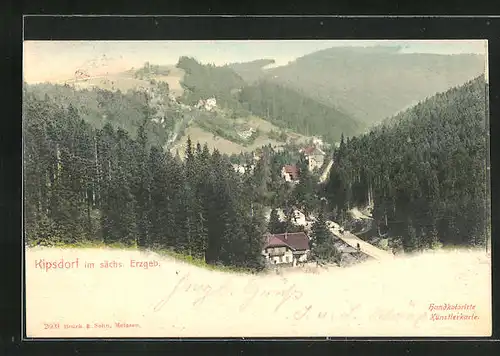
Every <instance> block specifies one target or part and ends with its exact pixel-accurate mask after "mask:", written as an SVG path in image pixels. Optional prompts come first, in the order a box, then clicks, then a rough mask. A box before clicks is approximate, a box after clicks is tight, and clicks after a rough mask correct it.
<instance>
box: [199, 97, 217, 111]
mask: <svg viewBox="0 0 500 356" xmlns="http://www.w3.org/2000/svg"><path fill="white" fill-rule="evenodd" d="M196 107H197V108H198V109H201V108H205V110H207V111H212V110H213V109H215V108H216V107H217V100H216V99H215V98H209V99H207V100H202V99H200V100H199V101H198V105H196Z"/></svg>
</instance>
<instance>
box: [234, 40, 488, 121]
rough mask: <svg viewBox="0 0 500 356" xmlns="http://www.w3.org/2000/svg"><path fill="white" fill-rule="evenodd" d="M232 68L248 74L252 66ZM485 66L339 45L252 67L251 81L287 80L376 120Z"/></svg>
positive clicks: (473, 60)
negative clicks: (260, 68)
mask: <svg viewBox="0 0 500 356" xmlns="http://www.w3.org/2000/svg"><path fill="white" fill-rule="evenodd" d="M232 68H233V69H234V70H235V71H236V72H237V73H239V74H240V75H241V76H245V72H246V70H247V67H245V66H242V65H239V66H233V67H232ZM240 70H241V72H240ZM484 70H485V58H484V56H482V55H474V54H456V55H439V54H425V53H401V51H400V48H399V47H393V46H392V47H388V46H378V47H366V48H362V47H358V48H356V47H334V48H329V49H326V50H322V51H317V52H314V53H311V54H308V55H305V56H303V57H301V58H298V59H297V60H295V61H293V62H291V63H289V64H287V65H284V66H280V67H276V68H270V69H266V70H263V71H260V74H258V73H255V72H253V73H252V76H251V78H250V80H249V82H252V81H253V80H254V78H260V79H263V80H266V81H270V82H272V83H277V84H282V85H285V86H286V87H288V88H290V89H294V90H296V91H298V92H300V94H302V95H305V96H307V97H310V98H313V99H315V100H317V101H319V102H321V103H324V104H326V105H329V106H333V107H336V108H337V109H341V110H343V111H345V112H347V113H349V114H351V115H353V116H354V117H356V118H358V119H360V120H361V121H363V122H365V123H367V124H373V123H378V122H379V121H380V120H382V119H384V118H385V117H388V116H392V115H394V114H396V113H397V112H399V111H401V110H404V109H407V108H409V107H410V106H412V105H414V104H416V103H417V102H419V101H421V100H424V99H426V98H428V97H430V96H432V95H434V94H435V93H438V92H443V91H446V90H448V89H449V88H452V87H455V86H458V85H462V84H464V83H465V82H467V81H469V80H471V79H473V78H475V77H477V76H479V75H481V74H483V73H484Z"/></svg>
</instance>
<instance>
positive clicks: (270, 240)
mask: <svg viewBox="0 0 500 356" xmlns="http://www.w3.org/2000/svg"><path fill="white" fill-rule="evenodd" d="M279 246H288V247H290V248H291V249H292V250H308V249H309V237H308V236H307V235H306V234H305V233H304V232H289V233H283V234H268V235H267V236H266V243H265V247H264V248H268V247H279Z"/></svg>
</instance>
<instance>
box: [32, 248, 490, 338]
mask: <svg viewBox="0 0 500 356" xmlns="http://www.w3.org/2000/svg"><path fill="white" fill-rule="evenodd" d="M61 258H64V259H65V260H66V261H68V262H71V261H75V259H76V258H78V259H79V268H72V269H68V270H49V271H43V270H41V269H39V268H35V263H36V262H37V261H40V260H41V259H44V260H46V261H53V260H55V261H57V260H60V259H61ZM131 260H136V261H157V262H158V263H159V266H158V267H148V268H147V269H145V268H143V267H139V268H132V267H130V264H131V262H130V261H131ZM85 261H87V262H94V263H95V267H94V268H84V262H85ZM104 261H108V262H111V261H116V262H117V263H120V262H121V263H123V267H122V268H99V267H100V263H101V262H104ZM152 263H153V264H154V262H152ZM490 269H491V266H490V260H489V257H488V256H486V255H485V253H484V252H482V251H476V252H456V251H452V252H439V253H435V254H432V253H429V254H424V255H419V256H415V257H412V258H397V257H396V258H395V259H394V260H390V261H384V262H377V261H371V262H365V263H363V264H360V265H357V266H354V267H350V268H347V269H342V268H331V269H329V270H325V269H322V270H320V271H319V272H318V273H316V274H311V273H306V272H305V269H304V270H301V269H300V268H299V269H294V270H291V271H290V272H288V273H283V274H282V275H276V274H267V275H254V276H252V275H244V274H232V273H228V272H218V271H211V270H207V269H204V268H200V267H195V266H192V265H187V264H185V263H181V262H179V261H176V260H173V259H170V258H162V257H160V256H158V255H156V254H144V253H140V252H137V251H120V250H107V249H68V250H62V249H56V248H52V249H41V248H36V249H29V250H27V253H26V295H27V298H26V301H27V305H26V307H27V309H26V311H27V316H26V317H27V333H28V336H59V337H68V336H80V337H85V336H86V337H92V336H101V337H113V336H133V337H143V336H163V337H188V336H191V337H209V336H235V337H236V336H246V337H250V336H324V335H330V336H438V335H440V336H452V335H453V336H459V335H460V336H466V335H470V336H472V335H478V336H479V335H484V336H486V335H489V334H490V332H491V317H490V315H491V297H490V296H491V277H490ZM443 303H449V304H451V305H455V304H457V303H458V304H467V305H474V306H475V310H468V311H467V310H461V311H437V310H432V308H430V307H431V306H432V305H433V304H434V305H441V304H443ZM433 313H437V314H438V315H441V316H442V315H449V314H450V313H453V315H458V316H460V314H462V315H467V316H471V315H472V316H476V317H477V318H478V319H476V320H434V321H433V320H431V318H432V314H433ZM45 323H59V324H60V329H45V328H44V325H45ZM115 323H128V324H131V325H133V324H137V325H138V326H131V327H128V328H123V327H122V328H120V327H117V326H116V324H115ZM63 324H81V325H82V327H83V328H82V329H63ZM87 324H89V326H91V327H90V328H88V329H87V328H86V325H87ZM96 324H97V325H98V326H99V325H106V324H107V325H108V326H109V328H107V329H103V328H97V327H95V325H96Z"/></svg>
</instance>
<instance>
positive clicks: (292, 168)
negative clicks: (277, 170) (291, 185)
mask: <svg viewBox="0 0 500 356" xmlns="http://www.w3.org/2000/svg"><path fill="white" fill-rule="evenodd" d="M281 176H282V177H283V178H284V179H285V181H287V182H298V181H299V168H298V167H297V166H296V165H292V164H287V165H285V166H283V168H282V169H281Z"/></svg>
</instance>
